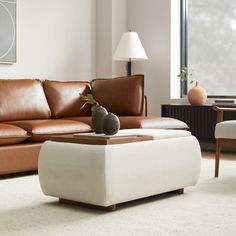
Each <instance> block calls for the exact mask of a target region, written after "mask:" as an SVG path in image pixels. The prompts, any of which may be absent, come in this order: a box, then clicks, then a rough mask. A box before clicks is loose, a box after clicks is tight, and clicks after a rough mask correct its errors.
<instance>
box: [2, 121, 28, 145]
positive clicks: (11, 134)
mask: <svg viewBox="0 0 236 236" xmlns="http://www.w3.org/2000/svg"><path fill="white" fill-rule="evenodd" d="M29 137H30V135H28V133H27V131H25V130H23V129H21V128H19V127H17V126H14V125H8V124H0V146H2V145H10V144H17V143H21V142H23V141H24V140H26V139H27V138H29Z"/></svg>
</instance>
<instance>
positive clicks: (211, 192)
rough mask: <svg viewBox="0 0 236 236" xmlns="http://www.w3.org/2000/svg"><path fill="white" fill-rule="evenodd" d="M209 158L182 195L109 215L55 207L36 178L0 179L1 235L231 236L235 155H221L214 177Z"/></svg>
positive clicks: (235, 219)
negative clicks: (222, 158)
mask: <svg viewBox="0 0 236 236" xmlns="http://www.w3.org/2000/svg"><path fill="white" fill-rule="evenodd" d="M209 155H211V156H212V154H204V156H205V157H206V156H208V158H204V159H203V160H202V171H201V177H200V180H199V183H198V185H197V186H195V187H189V188H187V189H186V194H184V195H173V194H164V195H161V196H155V197H151V198H148V199H143V200H138V201H133V202H130V203H125V204H121V205H119V206H118V210H117V211H115V212H111V213H109V212H108V213H107V212H102V211H98V210H92V209H87V208H82V207H75V206H67V205H63V204H59V203H58V202H57V199H55V198H51V197H46V196H44V195H43V194H42V192H41V190H40V187H39V182H38V178H37V175H33V176H27V177H19V178H12V179H4V180H0V235H1V236H8V235H17V236H21V235H22V236H34V235H45V236H51V235H55V236H60V235H63V236H67V235H68V236H73V235H76V236H83V235H86V236H87V235H111V236H113V235H122V236H126V235H134V236H136V235H137V236H139V235H140V236H145V235H155V236H159V235H170V236H175V235H181V236H182V235H189V236H194V235H198V236H201V235H204V236H205V235H206V236H218V235H219V236H221V235H222V236H231V235H232V236H235V235H236V155H225V159H224V160H223V161H222V162H221V166H220V167H221V172H220V178H219V179H214V178H213V172H214V162H213V159H211V157H210V158H209Z"/></svg>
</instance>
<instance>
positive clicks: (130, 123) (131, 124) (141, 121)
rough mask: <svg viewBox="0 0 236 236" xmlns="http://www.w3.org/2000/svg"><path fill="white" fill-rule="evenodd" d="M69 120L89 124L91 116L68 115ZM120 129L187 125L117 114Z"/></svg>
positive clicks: (175, 127)
mask: <svg viewBox="0 0 236 236" xmlns="http://www.w3.org/2000/svg"><path fill="white" fill-rule="evenodd" d="M68 119H70V120H77V121H81V122H84V123H86V124H88V125H90V126H91V124H92V119H91V117H69V118H68ZM119 119H120V126H121V129H135V128H143V129H183V130H187V129H188V128H189V127H188V126H187V125H186V124H185V123H184V122H182V121H180V120H177V119H173V118H168V117H147V116H119Z"/></svg>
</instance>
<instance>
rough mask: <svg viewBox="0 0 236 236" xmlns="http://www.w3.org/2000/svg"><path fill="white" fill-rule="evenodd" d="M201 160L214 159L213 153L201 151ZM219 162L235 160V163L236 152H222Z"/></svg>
mask: <svg viewBox="0 0 236 236" xmlns="http://www.w3.org/2000/svg"><path fill="white" fill-rule="evenodd" d="M202 158H206V159H215V152H214V151H203V152H202ZM220 159H221V160H231V161H232V160H235V161H236V152H222V153H221V156H220Z"/></svg>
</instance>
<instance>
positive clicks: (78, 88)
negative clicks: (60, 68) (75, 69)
mask: <svg viewBox="0 0 236 236" xmlns="http://www.w3.org/2000/svg"><path fill="white" fill-rule="evenodd" d="M43 88H44V91H45V94H46V97H47V100H48V104H49V106H50V109H51V112H52V117H55V118H63V117H68V116H89V115H91V110H90V106H89V105H85V106H84V107H83V109H80V108H81V107H82V105H83V104H84V103H85V102H84V101H83V99H82V98H81V94H83V95H87V94H88V93H91V89H90V83H89V82H85V81H84V82H83V81H51V80H46V81H44V82H43Z"/></svg>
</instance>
